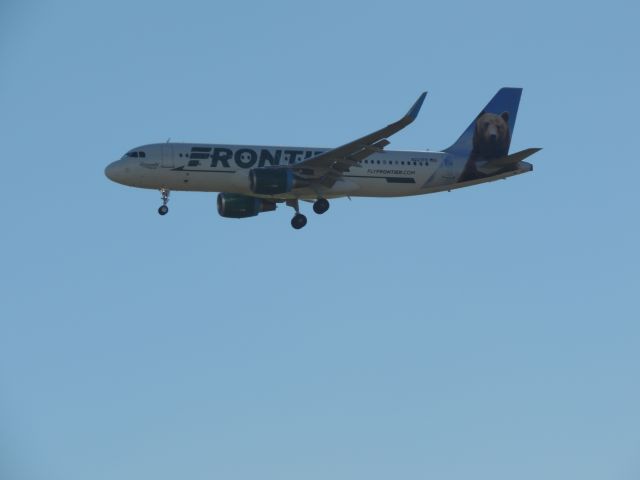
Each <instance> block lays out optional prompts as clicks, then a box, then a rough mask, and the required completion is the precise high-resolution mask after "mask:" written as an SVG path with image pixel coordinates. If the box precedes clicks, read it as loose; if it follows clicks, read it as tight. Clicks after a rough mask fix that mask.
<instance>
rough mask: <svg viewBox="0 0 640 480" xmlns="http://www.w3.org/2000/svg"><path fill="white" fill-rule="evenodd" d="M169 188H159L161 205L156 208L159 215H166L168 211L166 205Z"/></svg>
mask: <svg viewBox="0 0 640 480" xmlns="http://www.w3.org/2000/svg"><path fill="white" fill-rule="evenodd" d="M169 193H170V192H169V190H167V189H166V188H161V189H160V195H162V206H161V207H160V208H158V213H159V214H160V215H166V214H167V213H169V207H167V203H169Z"/></svg>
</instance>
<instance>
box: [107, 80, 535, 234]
mask: <svg viewBox="0 0 640 480" xmlns="http://www.w3.org/2000/svg"><path fill="white" fill-rule="evenodd" d="M521 94H522V89H521V88H502V89H500V90H499V91H498V92H497V93H496V95H495V96H494V97H493V98H492V99H491V101H490V102H489V103H488V104H487V105H486V106H485V108H483V109H482V111H481V112H480V114H478V116H477V117H475V118H474V119H473V121H472V122H471V124H470V125H469V126H468V127H467V129H466V130H465V131H464V132H463V133H462V135H461V136H460V138H458V140H457V141H456V142H455V143H454V144H453V145H451V146H450V147H448V148H446V149H444V150H442V151H439V152H437V151H392V150H385V147H387V146H388V145H389V144H390V142H389V140H388V138H389V137H390V136H391V135H393V134H395V133H397V132H399V131H400V130H402V129H403V128H405V127H406V126H407V125H409V124H411V123H412V122H413V121H414V120H415V119H416V117H417V115H418V112H419V111H420V108H421V107H422V103H423V102H424V99H425V97H426V95H427V93H426V92H424V93H422V94H421V95H420V97H419V98H418V100H417V101H416V102H415V103H414V104H413V106H412V107H411V108H410V109H409V111H408V112H407V113H406V115H404V116H403V117H402V118H401V119H400V120H398V121H396V122H394V123H391V124H389V125H387V126H386V127H384V128H381V129H380V130H376V131H375V132H373V133H370V134H368V135H365V136H364V137H362V138H358V139H357V140H354V141H352V142H349V143H346V144H344V145H342V146H339V147H337V148H332V149H330V148H315V147H287V146H255V145H225V144H204V143H172V142H169V141H167V142H166V143H154V144H150V145H143V146H140V147H136V148H133V149H131V150H129V151H128V152H127V153H126V154H125V155H124V156H123V157H122V158H121V159H120V160H117V161H115V162H113V163H111V164H109V165H108V166H107V167H106V169H105V175H106V176H107V177H108V178H109V179H110V180H112V181H114V182H117V183H121V184H123V185H127V186H131V187H138V188H147V189H155V190H159V191H160V193H161V199H162V205H161V206H160V208H158V213H159V214H160V215H166V214H167V212H168V211H169V207H168V206H167V203H168V201H169V193H170V192H171V191H172V190H173V191H197V192H220V193H218V197H217V209H218V213H219V214H220V215H221V216H222V217H226V218H247V217H254V216H256V215H258V214H260V213H263V212H270V211H273V210H275V209H276V206H277V205H278V204H281V203H284V204H285V205H287V206H289V207H293V209H294V210H295V215H294V216H293V218H292V219H291V226H292V227H293V228H295V229H300V228H302V227H304V226H305V225H306V224H307V217H306V216H305V215H304V214H302V213H301V212H300V201H301V200H302V201H307V202H312V203H313V211H314V212H315V213H317V214H323V213H325V212H326V211H327V210H328V209H329V200H332V199H335V198H340V197H349V198H351V197H399V196H409V195H423V194H427V193H435V192H441V191H451V190H453V189H457V188H462V187H469V186H472V185H477V184H480V183H485V182H491V181H494V180H498V179H506V178H508V177H512V176H514V175H520V174H523V173H527V172H530V171H532V170H533V165H531V164H530V163H527V162H525V161H524V160H525V159H526V158H527V157H529V156H531V155H533V154H534V153H536V152H538V151H539V150H540V148H528V149H525V150H522V151H519V152H516V153H512V154H509V146H510V143H511V136H512V134H513V129H514V126H515V121H516V115H517V113H518V105H519V103H520V97H521Z"/></svg>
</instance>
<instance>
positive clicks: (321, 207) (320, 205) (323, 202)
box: [313, 198, 329, 215]
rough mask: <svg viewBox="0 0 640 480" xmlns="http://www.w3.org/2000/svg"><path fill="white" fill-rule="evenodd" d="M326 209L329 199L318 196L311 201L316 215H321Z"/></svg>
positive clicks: (327, 208)
mask: <svg viewBox="0 0 640 480" xmlns="http://www.w3.org/2000/svg"><path fill="white" fill-rule="evenodd" d="M327 210H329V201H328V200H327V199H325V198H319V199H318V200H316V201H315V202H313V211H314V212H316V213H317V214H318V215H322V214H323V213H324V212H326V211H327Z"/></svg>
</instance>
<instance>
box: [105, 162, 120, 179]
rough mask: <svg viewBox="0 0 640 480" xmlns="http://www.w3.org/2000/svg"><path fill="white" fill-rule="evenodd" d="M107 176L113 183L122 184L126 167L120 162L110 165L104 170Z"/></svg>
mask: <svg viewBox="0 0 640 480" xmlns="http://www.w3.org/2000/svg"><path fill="white" fill-rule="evenodd" d="M104 174H105V176H106V177H107V178H108V179H109V180H111V181H112V182H116V183H122V181H123V175H124V165H122V162H121V161H120V160H117V161H115V162H112V163H110V164H109V165H107V168H105V169H104Z"/></svg>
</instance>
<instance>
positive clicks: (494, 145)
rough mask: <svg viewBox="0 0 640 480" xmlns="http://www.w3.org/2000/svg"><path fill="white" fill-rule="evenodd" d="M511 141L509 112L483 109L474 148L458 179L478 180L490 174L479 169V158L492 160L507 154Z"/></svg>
mask: <svg viewBox="0 0 640 480" xmlns="http://www.w3.org/2000/svg"><path fill="white" fill-rule="evenodd" d="M510 143H511V131H510V130H509V112H502V113H501V114H500V115H496V114H495V113H488V112H485V111H482V112H481V113H480V115H478V117H477V118H476V121H475V126H474V130H473V149H472V150H471V154H470V155H469V158H468V160H467V163H466V165H465V168H464V170H463V171H462V174H461V175H460V178H459V179H458V181H460V182H465V181H468V180H477V179H479V178H484V177H487V176H488V175H486V174H483V173H481V172H479V171H478V169H477V166H476V162H477V161H478V160H492V159H494V158H499V157H503V156H505V155H507V154H508V153H509V144H510Z"/></svg>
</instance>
